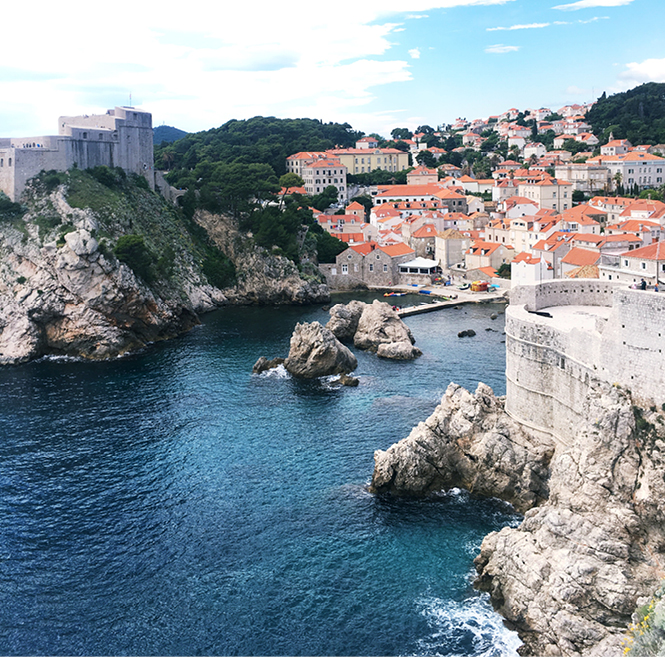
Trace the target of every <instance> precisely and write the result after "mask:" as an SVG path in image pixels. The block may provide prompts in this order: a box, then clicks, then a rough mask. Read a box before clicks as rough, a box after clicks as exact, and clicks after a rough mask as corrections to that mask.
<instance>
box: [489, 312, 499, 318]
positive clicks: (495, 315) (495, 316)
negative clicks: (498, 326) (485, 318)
mask: <svg viewBox="0 0 665 657" xmlns="http://www.w3.org/2000/svg"><path fill="white" fill-rule="evenodd" d="M497 317H498V315H497V314H496V313H492V314H491V315H490V319H496V318H497Z"/></svg>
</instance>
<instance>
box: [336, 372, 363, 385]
mask: <svg viewBox="0 0 665 657" xmlns="http://www.w3.org/2000/svg"><path fill="white" fill-rule="evenodd" d="M338 381H339V383H341V384H342V385H343V386H348V387H349V388H357V387H358V384H359V383H360V379H357V378H356V377H355V376H349V375H348V374H342V376H340V377H339V379H338Z"/></svg>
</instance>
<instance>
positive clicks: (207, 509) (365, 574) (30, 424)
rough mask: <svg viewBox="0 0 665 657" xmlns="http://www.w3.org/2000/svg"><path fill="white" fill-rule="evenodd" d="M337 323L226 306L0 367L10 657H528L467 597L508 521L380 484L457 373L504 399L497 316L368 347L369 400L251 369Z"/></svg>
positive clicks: (498, 510) (452, 315)
mask: <svg viewBox="0 0 665 657" xmlns="http://www.w3.org/2000/svg"><path fill="white" fill-rule="evenodd" d="M350 298H352V297H351V296H348V295H347V296H344V295H339V296H338V297H336V298H335V299H334V301H337V302H346V301H348V300H349V299H350ZM354 298H360V299H361V300H364V301H370V300H372V298H375V297H374V296H373V295H371V294H364V295H354ZM391 301H392V302H393V303H395V302H396V301H397V302H399V303H400V305H410V304H411V303H412V302H414V301H415V303H419V302H421V301H422V299H421V298H418V297H415V299H411V300H410V299H409V298H407V297H404V298H399V299H391ZM492 313H498V318H497V319H495V320H492V319H491V317H490V316H491V314H492ZM327 319H328V313H327V312H326V311H325V310H324V309H323V308H322V307H320V306H309V307H275V308H266V307H261V308H258V307H227V308H222V309H220V310H218V311H216V312H213V313H211V314H209V315H206V316H205V317H203V322H202V324H201V325H200V326H198V327H196V328H195V329H193V330H192V331H190V332H189V333H187V334H186V335H184V336H182V337H180V338H178V339H175V340H171V341H168V342H162V343H158V344H154V345H151V346H150V347H148V348H146V349H145V350H144V351H142V352H141V353H138V354H134V355H131V356H127V357H124V358H120V359H116V360H113V361H109V362H98V363H91V362H83V361H78V360H74V359H67V358H54V357H48V358H44V359H41V360H39V361H36V362H32V363H29V364H25V365H21V366H16V367H6V368H3V369H1V370H0V436H2V445H1V448H0V654H3V655H252V656H255V655H445V656H453V655H454V656H477V657H479V656H483V657H499V656H501V657H504V656H506V657H512V656H515V655H517V653H516V649H517V647H518V646H519V645H520V641H519V639H518V638H517V635H516V634H514V633H512V632H510V631H508V630H507V629H506V628H505V627H504V626H503V624H502V622H501V618H500V617H499V616H498V615H497V614H495V613H494V612H493V611H492V608H491V605H490V602H489V599H488V597H487V595H486V594H481V593H479V592H477V591H475V590H474V588H473V586H472V582H473V577H474V570H473V559H474V557H475V556H476V555H477V554H478V551H479V547H480V544H481V541H482V539H483V537H484V536H485V535H486V534H488V533H489V532H492V531H498V530H500V529H501V528H502V527H505V526H515V525H517V524H518V523H519V522H520V517H519V516H518V515H517V514H515V512H514V510H513V509H512V508H511V507H510V506H508V505H507V504H505V503H503V502H500V501H498V500H482V499H476V498H474V497H472V496H470V495H469V494H468V493H466V492H463V491H459V490H453V491H450V492H447V493H441V494H436V495H433V496H431V497H428V498H426V499H417V500H414V499H394V498H389V497H377V496H374V495H371V494H370V493H369V492H368V490H367V488H368V483H369V481H370V479H371V475H372V469H373V453H374V451H375V450H377V449H387V448H388V447H389V446H390V445H391V444H393V443H394V442H396V441H398V440H400V439H402V438H405V437H406V436H408V434H409V432H410V430H411V428H412V427H413V426H415V425H416V424H417V423H418V422H420V421H423V420H425V419H426V418H427V417H428V416H429V415H430V414H431V412H432V411H433V410H434V408H435V407H436V406H437V404H438V403H439V402H440V400H441V397H442V395H443V394H444V392H445V390H446V388H447V386H448V384H449V383H450V382H451V381H454V382H456V383H459V384H461V385H463V386H465V387H467V388H469V389H471V390H474V389H475V387H476V385H477V384H478V382H479V381H484V382H485V383H487V384H489V385H490V386H492V387H493V389H494V391H495V392H496V393H497V394H504V392H505V378H504V369H505V367H504V366H505V345H504V339H505V336H504V335H503V326H504V315H503V306H501V305H493V304H487V305H475V304H474V305H463V306H459V307H457V308H449V309H446V310H441V311H438V312H433V313H429V314H422V315H416V316H412V317H410V318H408V319H407V320H406V323H407V324H408V325H409V327H410V328H411V331H412V332H413V334H414V336H415V338H416V344H417V345H418V346H419V347H420V349H421V350H422V351H423V356H422V357H421V358H419V359H417V360H415V361H410V362H392V361H387V360H381V359H379V358H377V357H376V355H374V354H371V353H365V352H359V351H357V350H355V351H356V355H357V357H358V369H357V370H356V373H355V375H356V376H358V377H359V379H360V385H359V386H358V387H357V388H348V387H340V386H338V385H336V384H335V383H334V382H332V381H331V380H329V379H321V380H315V381H300V380H295V379H293V378H291V377H290V375H288V374H287V372H286V371H285V370H284V369H283V368H278V369H276V370H272V371H270V372H267V373H263V374H261V375H255V374H252V365H253V364H254V362H255V361H256V360H257V358H258V357H259V356H267V357H268V358H271V357H275V356H286V354H287V353H288V348H289V338H290V336H291V333H292V331H293V328H294V327H295V324H296V323H297V322H304V321H314V320H317V321H320V322H322V323H325V322H326V321H327ZM463 329H474V330H475V331H476V336H475V337H472V338H458V337H457V333H458V332H459V331H460V330H463Z"/></svg>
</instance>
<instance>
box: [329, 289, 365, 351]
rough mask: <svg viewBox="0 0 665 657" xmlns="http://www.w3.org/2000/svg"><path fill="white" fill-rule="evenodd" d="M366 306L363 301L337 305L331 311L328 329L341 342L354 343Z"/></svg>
mask: <svg viewBox="0 0 665 657" xmlns="http://www.w3.org/2000/svg"><path fill="white" fill-rule="evenodd" d="M366 305H367V304H366V303H364V302H363V301H356V300H355V299H354V300H353V301H350V302H349V303H347V304H344V303H338V304H335V305H334V306H333V307H332V308H331V309H330V319H329V320H328V323H327V324H326V328H327V329H329V330H331V331H332V332H333V333H334V334H335V337H336V338H337V339H338V340H340V341H341V342H353V336H354V335H355V334H356V331H357V330H358V321H359V320H360V316H361V315H362V314H363V310H364V309H365V306H366Z"/></svg>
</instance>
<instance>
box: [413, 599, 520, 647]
mask: <svg viewBox="0 0 665 657" xmlns="http://www.w3.org/2000/svg"><path fill="white" fill-rule="evenodd" d="M420 605H421V613H422V615H423V616H425V618H426V619H427V624H428V625H429V627H430V629H431V630H432V633H431V634H430V635H429V636H427V637H425V638H423V639H420V641H418V654H424V655H445V656H446V657H463V656H464V657H468V656H469V655H473V656H474V657H519V656H518V653H517V649H518V648H519V647H520V646H521V645H522V642H521V641H520V639H519V637H518V636H517V634H516V633H515V632H511V631H510V630H508V629H507V628H506V627H505V626H504V625H503V622H502V620H501V618H500V616H499V615H498V614H497V613H496V612H495V611H494V610H493V609H492V606H491V604H490V601H489V595H487V594H482V595H475V596H473V597H470V598H467V599H466V600H464V601H462V602H453V601H449V600H441V599H440V598H427V599H424V600H422V601H421V603H420Z"/></svg>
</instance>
